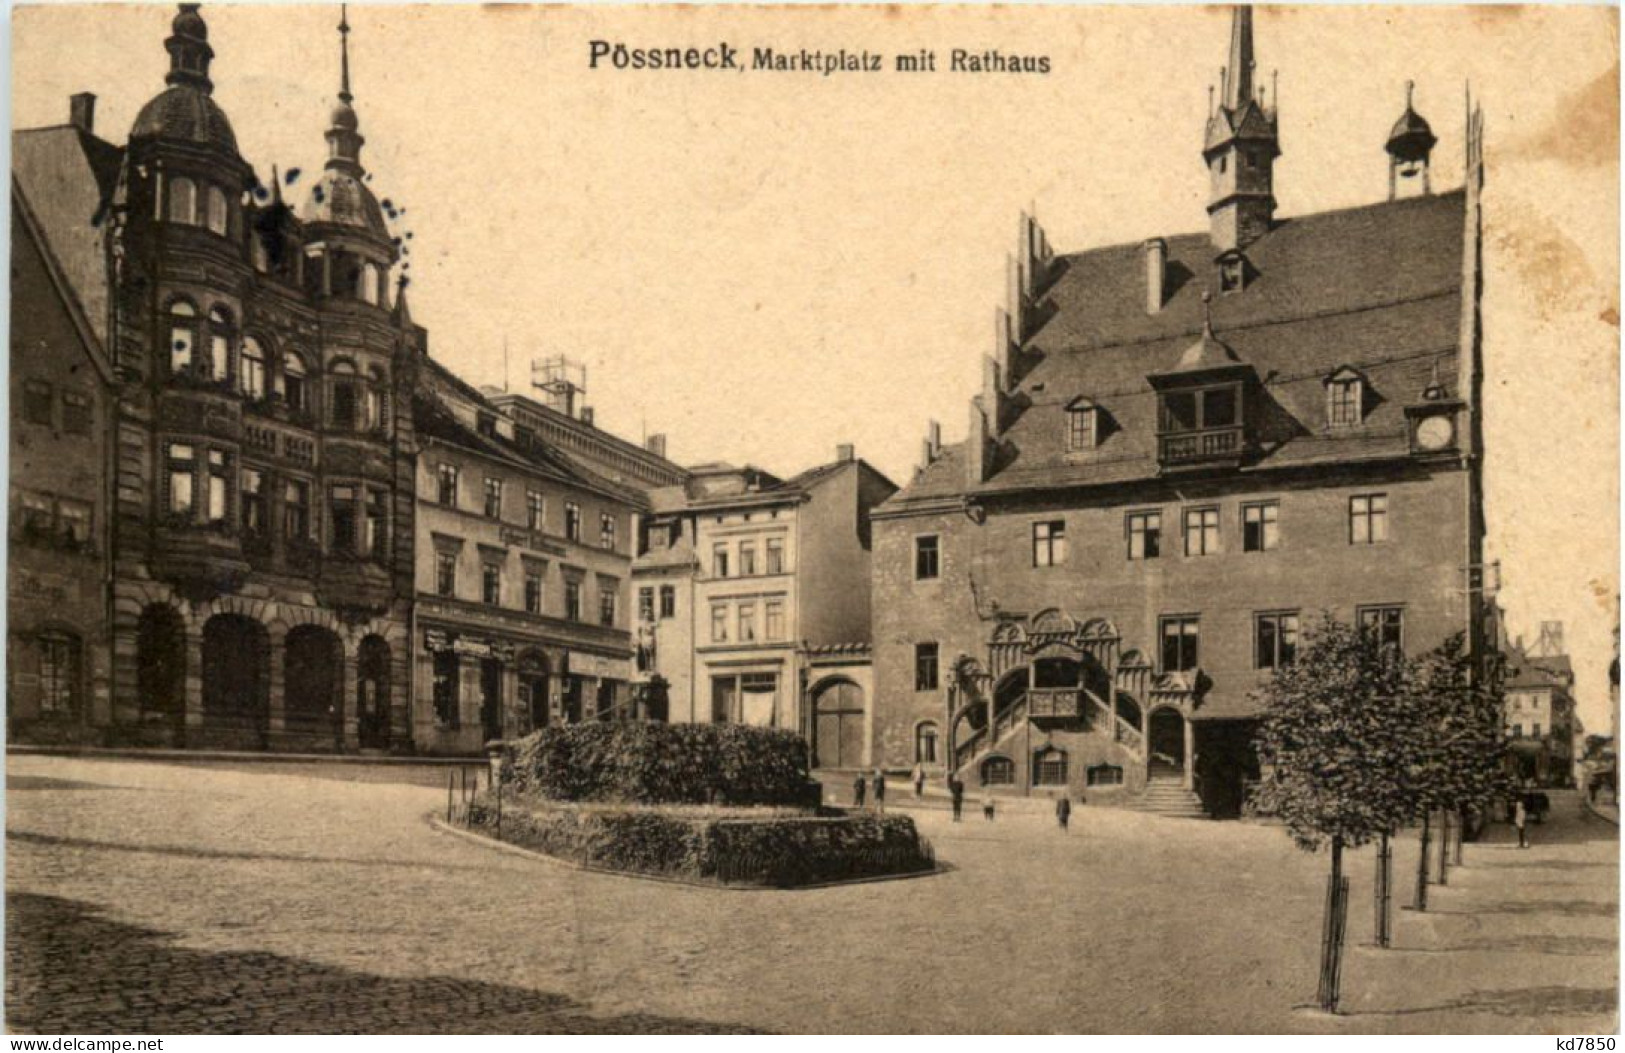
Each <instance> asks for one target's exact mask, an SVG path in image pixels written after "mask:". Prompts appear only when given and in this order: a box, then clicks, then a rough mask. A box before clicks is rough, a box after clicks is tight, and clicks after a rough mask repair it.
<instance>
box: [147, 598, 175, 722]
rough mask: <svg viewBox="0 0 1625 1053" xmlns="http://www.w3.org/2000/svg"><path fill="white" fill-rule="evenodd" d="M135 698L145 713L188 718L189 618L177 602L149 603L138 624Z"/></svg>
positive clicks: (173, 717) (170, 718) (169, 718)
mask: <svg viewBox="0 0 1625 1053" xmlns="http://www.w3.org/2000/svg"><path fill="white" fill-rule="evenodd" d="M135 641H136V643H135V650H136V698H137V699H138V700H139V705H140V711H141V713H142V714H143V715H146V714H149V713H155V714H160V715H162V716H163V717H165V718H167V719H168V720H169V721H172V722H173V723H174V724H175V725H177V726H179V725H180V724H182V723H183V722H184V721H185V719H186V619H185V618H184V617H183V616H182V614H181V612H180V611H179V610H178V609H177V608H176V607H175V605H174V604H171V603H166V602H158V603H147V604H146V605H144V606H143V607H142V608H141V613H140V615H139V616H138V617H137V619H136V625H135Z"/></svg>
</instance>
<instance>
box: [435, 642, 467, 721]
mask: <svg viewBox="0 0 1625 1053" xmlns="http://www.w3.org/2000/svg"><path fill="white" fill-rule="evenodd" d="M460 665H461V663H460V662H459V661H458V659H457V653H456V652H455V651H436V652H435V653H434V722H435V724H436V726H438V727H441V728H448V729H455V728H456V727H457V726H458V725H459V724H460V723H461V719H460V717H461V715H460V714H459V712H458V704H457V701H458V698H457V696H458V695H459V694H460V693H461V691H460V688H461V669H460Z"/></svg>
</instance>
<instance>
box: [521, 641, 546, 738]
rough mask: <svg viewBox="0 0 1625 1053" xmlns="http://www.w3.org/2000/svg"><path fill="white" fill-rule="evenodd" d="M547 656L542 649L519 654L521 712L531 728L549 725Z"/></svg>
mask: <svg viewBox="0 0 1625 1053" xmlns="http://www.w3.org/2000/svg"><path fill="white" fill-rule="evenodd" d="M548 688H549V684H548V678H547V656H546V655H545V654H543V653H542V652H540V651H535V650H531V651H526V652H524V653H523V654H521V655H520V656H519V712H520V713H522V714H524V718H525V719H526V720H527V721H528V722H529V726H530V730H532V731H536V730H538V729H540V728H545V727H547V718H548V698H547V694H548Z"/></svg>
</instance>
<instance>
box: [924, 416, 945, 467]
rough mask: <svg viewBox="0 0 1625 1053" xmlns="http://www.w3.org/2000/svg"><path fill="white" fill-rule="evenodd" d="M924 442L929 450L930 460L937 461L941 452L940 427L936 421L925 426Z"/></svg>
mask: <svg viewBox="0 0 1625 1053" xmlns="http://www.w3.org/2000/svg"><path fill="white" fill-rule="evenodd" d="M925 441H926V443H927V444H928V445H929V446H930V449H931V459H932V460H933V461H934V460H936V459H937V455H938V454H940V453H941V452H942V425H941V424H939V423H937V422H936V421H928V422H927V423H926V426H925Z"/></svg>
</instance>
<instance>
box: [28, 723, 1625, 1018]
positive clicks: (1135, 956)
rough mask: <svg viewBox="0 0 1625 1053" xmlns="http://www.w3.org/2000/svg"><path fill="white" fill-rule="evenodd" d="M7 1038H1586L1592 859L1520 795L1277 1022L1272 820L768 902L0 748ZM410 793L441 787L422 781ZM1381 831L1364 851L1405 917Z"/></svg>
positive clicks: (1025, 839) (1283, 948) (1284, 899)
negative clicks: (1526, 841)
mask: <svg viewBox="0 0 1625 1053" xmlns="http://www.w3.org/2000/svg"><path fill="white" fill-rule="evenodd" d="M7 774H8V787H9V793H8V816H7V875H6V876H7V886H6V891H7V911H8V913H7V925H6V933H7V946H6V963H7V970H6V974H7V996H6V1010H7V1023H8V1026H9V1027H10V1028H11V1029H12V1030H14V1031H23V1032H66V1033H74V1032H79V1033H83V1032H91V1031H96V1032H109V1031H114V1032H182V1033H186V1032H602V1031H618V1032H627V1031H633V1032H660V1031H734V1030H767V1031H787V1032H973V1031H974V1032H984V1031H985V1032H1015V1031H1039V1032H1052V1031H1053V1032H1073V1031H1077V1032H1118V1031H1122V1032H1183V1031H1194V1032H1228V1031H1243V1032H1247V1031H1264V1032H1283V1031H1284V1032H1297V1031H1322V1032H1345V1031H1347V1032H1384V1031H1406V1032H1439V1031H1444V1032H1461V1031H1467V1032H1533V1033H1541V1032H1569V1033H1574V1032H1580V1033H1584V1032H1600V1031H1606V1030H1612V1029H1613V1028H1614V1027H1615V1023H1614V1021H1615V1015H1616V1003H1615V995H1614V991H1615V986H1616V983H1617V975H1618V965H1617V952H1616V946H1617V927H1616V925H1617V921H1616V919H1617V885H1618V862H1617V851H1618V842H1617V835H1616V830H1615V828H1614V827H1612V826H1610V825H1608V824H1606V823H1604V822H1602V821H1601V820H1599V819H1596V818H1594V817H1591V816H1589V815H1587V814H1585V813H1584V812H1583V811H1582V809H1581V808H1580V805H1579V802H1578V800H1577V798H1575V797H1574V796H1573V795H1571V794H1554V795H1553V798H1554V801H1553V803H1554V812H1553V816H1552V818H1551V819H1550V820H1549V821H1548V822H1547V823H1546V824H1545V825H1543V826H1539V827H1536V828H1535V835H1536V837H1535V845H1534V848H1533V849H1532V850H1530V851H1527V852H1520V851H1518V850H1517V849H1516V848H1515V847H1513V846H1512V845H1509V844H1508V843H1507V842H1508V840H1509V839H1508V837H1507V831H1506V828H1505V827H1501V826H1496V827H1492V828H1491V831H1490V839H1489V841H1488V842H1487V843H1483V844H1470V845H1468V846H1467V848H1466V852H1467V855H1466V862H1467V864H1468V865H1467V866H1465V867H1464V868H1461V869H1459V870H1452V871H1451V873H1450V877H1449V884H1448V886H1447V887H1443V888H1438V887H1435V888H1433V889H1432V890H1431V892H1432V896H1431V901H1430V910H1429V911H1428V912H1427V913H1426V914H1425V915H1419V914H1415V913H1413V912H1410V911H1397V912H1396V922H1395V925H1396V933H1395V944H1396V949H1394V950H1390V951H1378V950H1375V949H1373V948H1371V947H1369V946H1367V945H1366V944H1367V942H1368V941H1369V939H1370V934H1371V904H1370V879H1371V865H1372V864H1371V860H1372V857H1371V853H1370V852H1368V851H1362V852H1356V853H1351V855H1350V858H1349V871H1350V873H1351V875H1352V878H1353V890H1352V900H1351V909H1350V913H1351V917H1350V926H1349V931H1350V949H1349V952H1348V958H1347V962H1346V964H1345V979H1344V992H1345V998H1344V1005H1345V1009H1346V1013H1345V1014H1344V1015H1342V1016H1340V1017H1338V1018H1335V1019H1332V1018H1327V1017H1324V1016H1321V1015H1318V1014H1313V1013H1308V1012H1305V1011H1304V1010H1303V1008H1302V1007H1303V1006H1304V1005H1305V1004H1307V1003H1308V1002H1310V1001H1311V1000H1312V995H1313V987H1314V980H1315V954H1316V940H1317V939H1318V935H1319V920H1320V908H1321V901H1322V893H1323V889H1324V879H1325V867H1326V860H1325V858H1324V856H1310V855H1306V854H1304V853H1301V852H1298V851H1297V850H1295V849H1294V848H1293V847H1292V845H1291V843H1290V841H1289V840H1288V838H1287V837H1286V835H1285V834H1284V833H1283V832H1282V831H1280V830H1278V829H1274V828H1270V827H1265V826H1258V825H1252V824H1242V823H1210V822H1199V821H1181V820H1173V819H1160V818H1148V817H1145V816H1142V815H1138V814H1135V813H1130V812H1120V811H1111V810H1106V809H1090V808H1085V809H1080V811H1079V813H1078V814H1076V815H1075V816H1074V819H1073V829H1072V832H1071V833H1070V834H1068V835H1062V834H1060V833H1059V832H1058V831H1056V830H1055V829H1054V827H1053V823H1052V821H1050V820H1049V819H1048V818H1047V817H1044V816H1041V815H1039V814H1037V813H1033V814H1021V813H1014V812H1012V813H1008V814H1005V815H1001V816H1000V818H999V819H998V820H997V821H996V822H994V823H991V824H989V823H985V822H983V821H982V820H981V819H980V817H976V818H974V819H973V820H971V821H967V822H966V823H964V824H962V825H959V826H954V825H952V824H951V823H949V822H948V821H947V815H946V813H945V812H942V811H939V810H935V809H922V810H920V811H917V812H915V813H914V814H915V815H916V816H917V821H918V822H919V825H920V827H921V829H922V831H923V832H924V833H925V834H926V835H927V836H928V837H930V838H931V839H932V840H933V842H934V844H935V846H936V849H937V854H938V858H939V859H940V860H941V861H942V862H943V863H944V864H945V872H944V873H942V874H940V875H938V876H934V877H929V878H923V879H917V880H910V881H900V882H885V883H877V884H868V885H854V886H846V887H839V888H829V889H820V890H812V891H800V892H772V891H765V892H764V891H749V892H745V891H713V890H703V889H694V888H686V887H680V886H671V885H665V884H658V883H653V882H647V881H640V880H635V879H627V878H619V877H613V876H606V875H601V874H589V873H583V872H579V871H575V870H572V869H569V868H567V867H562V866H555V865H549V864H546V863H541V862H536V861H532V860H529V859H524V858H520V857H516V856H512V855H509V854H507V853H503V852H498V851H494V850H491V849H488V848H485V847H483V846H481V845H478V844H472V843H469V842H467V841H464V840H462V839H460V838H456V837H452V836H449V835H446V834H444V833H440V832H437V831H435V830H434V829H432V828H431V827H430V826H429V825H428V823H427V821H426V816H427V815H428V814H429V813H430V812H432V811H434V810H436V809H437V808H443V807H444V802H445V796H444V792H443V790H436V789H431V788H428V787H426V786H424V785H421V783H422V782H425V781H431V780H429V779H427V778H418V781H419V783H420V784H419V785H411V784H410V781H411V778H416V777H417V776H411V777H408V776H406V775H405V774H402V775H401V776H398V777H400V778H401V779H402V781H400V782H396V781H388V780H387V778H385V777H378V776H377V773H370V774H369V775H368V776H367V777H363V778H357V779H355V780H349V779H344V778H339V777H334V776H335V774H336V772H335V771H334V770H327V771H325V772H324V773H322V776H323V777H317V776H313V775H311V774H308V773H304V772H301V771H300V770H299V769H298V768H297V767H293V766H286V765H280V766H279V765H267V764H247V765H243V766H241V767H240V768H230V767H198V766H181V765H171V764H162V763H152V762H118V761H105V760H82V759H67V758H52V757H29V756H16V755H14V756H12V757H10V758H8V772H7ZM439 778H443V776H439ZM1415 852H1416V845H1415V840H1414V838H1410V837H1407V838H1405V839H1403V840H1402V842H1401V844H1400V845H1399V847H1398V850H1397V852H1396V885H1397V886H1398V888H1397V890H1396V903H1404V902H1407V901H1408V899H1409V889H1410V875H1412V874H1413V873H1414V866H1415V861H1416V856H1415Z"/></svg>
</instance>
